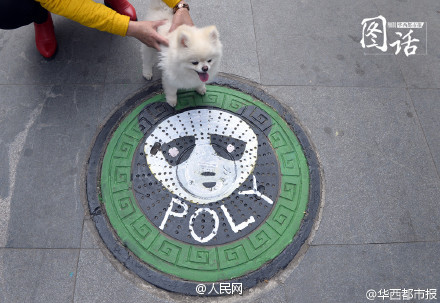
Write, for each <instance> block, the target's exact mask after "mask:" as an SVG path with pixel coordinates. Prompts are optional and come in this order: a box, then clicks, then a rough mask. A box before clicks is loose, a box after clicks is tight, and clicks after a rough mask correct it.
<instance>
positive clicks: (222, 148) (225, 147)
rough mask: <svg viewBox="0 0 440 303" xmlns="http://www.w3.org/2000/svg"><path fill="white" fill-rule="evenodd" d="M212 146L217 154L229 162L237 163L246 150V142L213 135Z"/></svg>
mask: <svg viewBox="0 0 440 303" xmlns="http://www.w3.org/2000/svg"><path fill="white" fill-rule="evenodd" d="M211 145H212V148H214V150H215V152H216V154H217V155H218V156H220V157H222V158H225V159H227V160H233V161H237V160H240V159H241V157H242V156H243V153H244V151H245V150H246V142H244V141H242V140H240V139H235V138H232V137H227V136H222V135H216V134H212V135H211Z"/></svg>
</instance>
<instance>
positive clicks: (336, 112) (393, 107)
mask: <svg viewBox="0 0 440 303" xmlns="http://www.w3.org/2000/svg"><path fill="white" fill-rule="evenodd" d="M189 3H190V5H191V14H192V17H193V19H194V22H195V23H196V24H198V25H200V26H202V25H209V24H216V25H217V27H218V29H219V31H220V34H221V39H222V42H223V45H224V60H223V63H222V72H224V73H228V74H234V75H238V76H241V77H244V78H247V79H250V80H252V81H255V82H257V83H259V84H261V87H262V88H263V89H264V90H265V91H266V92H267V93H269V94H271V95H272V96H274V97H275V98H277V99H278V100H279V101H280V102H282V103H283V104H284V105H285V106H287V107H290V108H291V109H292V110H293V112H294V113H295V115H296V117H297V118H298V120H299V121H300V123H301V124H302V126H303V127H304V129H306V130H307V132H308V133H309V135H310V138H311V141H312V142H313V144H314V145H315V147H316V152H317V154H318V155H319V159H320V162H321V165H322V168H323V172H324V174H323V178H324V179H323V188H324V192H323V201H324V207H323V210H322V214H321V221H320V224H319V228H318V229H317V231H316V233H315V235H314V237H313V241H312V242H311V245H310V247H309V248H308V250H307V251H306V252H305V254H304V255H303V256H302V258H300V260H299V261H298V262H296V263H295V264H291V265H290V266H289V267H288V268H287V269H286V270H285V271H284V272H282V273H281V274H279V275H278V276H276V277H275V278H273V279H271V280H270V281H269V282H268V283H263V284H264V285H259V286H257V287H256V288H254V289H252V290H251V291H250V292H246V294H245V295H244V296H243V297H235V298H222V297H219V298H216V299H200V298H199V299H198V298H192V297H183V296H180V295H176V294H169V293H166V292H164V291H161V290H158V289H156V288H154V287H152V286H149V285H146V284H145V283H142V281H140V280H139V279H138V278H136V277H134V276H133V275H132V274H131V273H128V272H127V271H126V270H124V269H123V268H121V266H120V265H118V264H117V262H116V261H115V260H113V259H112V257H111V256H110V255H109V253H108V251H107V250H106V248H105V247H103V245H102V244H101V241H100V239H99V236H97V234H96V231H95V228H94V226H93V223H92V222H91V220H90V217H89V216H88V215H87V212H86V209H85V206H84V205H85V197H84V178H83V172H84V167H85V163H86V161H87V156H88V153H89V149H90V147H91V146H92V144H93V138H94V136H95V135H96V134H97V132H98V130H99V128H100V126H101V125H102V124H103V123H104V122H105V121H106V118H108V117H109V115H110V113H111V112H112V110H114V109H115V108H116V106H117V105H118V104H120V103H121V102H123V100H124V99H125V98H127V96H129V95H131V94H133V93H134V92H136V91H137V90H139V89H141V88H142V87H144V86H145V85H146V81H144V79H143V78H142V74H141V57H140V52H139V49H140V45H139V43H138V42H137V41H136V40H134V39H131V38H122V37H117V36H112V35H110V34H107V33H101V32H98V31H96V30H93V29H89V28H85V27H83V26H80V25H78V24H76V23H74V22H72V21H69V20H67V19H65V18H62V17H59V16H55V17H54V22H55V29H56V34H57V38H58V42H59V51H58V54H57V56H56V58H55V59H54V60H52V61H45V60H43V59H42V58H41V56H40V55H39V54H38V52H37V51H36V49H35V45H34V44H35V42H34V33H33V28H32V26H27V27H23V28H20V29H17V30H14V31H2V30H0V155H1V156H0V302H5V303H11V302H20V303H21V302H78V303H79V302H124V303H125V302H127V303H128V302H225V301H226V302H277V303H278V302H289V303H291V302H312V303H314V302H371V301H369V300H367V298H366V292H367V291H368V290H370V289H371V290H375V291H377V292H378V294H379V290H390V289H397V290H399V293H400V295H401V297H400V298H399V300H401V301H404V297H402V294H403V291H404V289H406V290H408V289H413V294H415V293H416V290H425V291H426V290H429V292H430V294H431V297H430V298H429V297H428V298H427V299H429V300H425V298H423V299H422V298H421V297H420V296H418V297H414V298H413V300H412V301H411V302H426V301H431V302H435V301H436V300H434V297H437V298H440V294H439V295H436V292H437V291H438V290H439V289H440V262H439V257H438V256H439V254H440V243H439V240H440V207H439V200H440V177H439V174H440V131H439V130H440V118H439V117H440V68H439V67H440V51H439V50H440V35H439V30H440V2H439V1H438V0H337V1H327V0H297V1H290V0H277V1H274V0H265V1H263V0H245V1H232V0H225V1H214V0H206V1H194V0H193V1H189ZM133 4H134V5H135V7H136V8H137V10H138V16H140V17H142V16H143V15H145V12H142V10H141V7H142V6H145V4H144V3H143V1H141V0H136V1H133ZM379 15H382V16H383V17H385V18H386V19H387V21H397V22H406V21H408V22H415V21H417V22H425V26H427V33H426V37H425V40H427V41H422V42H421V44H420V45H419V47H420V49H419V51H420V52H423V53H425V52H427V54H418V55H413V56H405V55H404V53H403V48H404V45H402V50H401V52H400V53H399V54H398V55H395V54H394V52H393V51H388V52H387V53H382V52H381V51H380V50H378V49H377V48H368V49H367V48H365V49H364V48H362V46H361V44H360V41H361V39H362V37H363V35H362V33H363V32H362V25H361V22H362V21H363V20H364V19H366V18H373V17H377V16H379ZM425 29H426V28H425ZM388 30H389V33H391V34H393V35H394V36H393V37H396V34H395V32H396V31H398V30H399V29H396V28H389V29H388ZM401 31H402V32H405V33H407V32H408V29H402V30H401ZM377 34H378V35H380V34H379V33H377ZM391 34H390V36H389V37H390V39H391V37H392V36H391ZM368 38H372V37H371V36H369V37H368ZM422 38H423V37H419V40H423V39H422ZM378 39H379V38H378ZM402 42H403V41H402ZM423 42H427V48H426V46H425V45H422V44H423ZM365 52H367V53H369V54H367V55H365V54H364V53H365ZM158 77H159V74H158V73H157V72H156V73H155V78H156V79H157V78H158ZM434 291H435V292H434ZM396 293H397V291H394V293H392V294H394V296H396ZM418 293H420V291H419V292H418ZM389 294H390V293H389ZM424 295H429V294H428V293H426V292H425V293H424ZM394 298H396V297H394ZM388 300H390V301H391V298H390V297H388V298H387V297H384V298H383V299H382V298H379V297H377V298H376V299H375V301H388ZM437 301H439V300H437Z"/></svg>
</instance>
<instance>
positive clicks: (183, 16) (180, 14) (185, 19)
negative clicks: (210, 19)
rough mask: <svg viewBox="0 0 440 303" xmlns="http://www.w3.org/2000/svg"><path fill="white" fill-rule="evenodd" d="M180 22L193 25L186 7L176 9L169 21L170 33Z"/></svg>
mask: <svg viewBox="0 0 440 303" xmlns="http://www.w3.org/2000/svg"><path fill="white" fill-rule="evenodd" d="M182 24H186V25H189V26H193V25H194V23H193V21H192V19H191V16H190V15H189V11H188V10H187V9H186V8H181V9H178V10H177V11H176V13H175V14H174V16H173V21H172V22H171V27H170V33H171V32H172V31H173V30H175V29H176V28H177V27H179V26H180V25H182Z"/></svg>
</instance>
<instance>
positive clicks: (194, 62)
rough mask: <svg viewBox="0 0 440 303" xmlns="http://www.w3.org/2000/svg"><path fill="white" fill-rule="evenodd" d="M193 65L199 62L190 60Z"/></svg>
mask: <svg viewBox="0 0 440 303" xmlns="http://www.w3.org/2000/svg"><path fill="white" fill-rule="evenodd" d="M191 63H192V64H193V65H197V64H199V62H197V61H193V62H191Z"/></svg>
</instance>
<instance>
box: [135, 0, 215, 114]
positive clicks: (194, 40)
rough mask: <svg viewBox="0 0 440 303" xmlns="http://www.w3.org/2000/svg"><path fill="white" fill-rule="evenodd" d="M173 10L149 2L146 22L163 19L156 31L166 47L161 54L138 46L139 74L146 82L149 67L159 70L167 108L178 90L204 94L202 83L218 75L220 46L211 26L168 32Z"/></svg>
mask: <svg viewBox="0 0 440 303" xmlns="http://www.w3.org/2000/svg"><path fill="white" fill-rule="evenodd" d="M172 19H173V10H172V9H171V8H169V7H168V6H167V5H166V4H165V3H164V2H163V1H161V0H151V2H150V8H149V10H148V13H147V18H146V20H148V21H156V20H167V22H166V23H165V24H164V25H161V26H160V27H159V28H158V33H159V34H161V35H162V36H164V37H166V38H167V39H168V42H169V46H168V47H166V46H164V45H161V51H160V52H157V50H156V49H154V48H150V47H148V46H146V45H142V61H143V64H142V74H143V76H144V77H145V79H147V80H151V78H152V76H153V66H154V65H155V64H156V63H158V67H159V69H160V70H161V71H162V86H163V89H164V92H165V96H166V100H167V102H168V104H169V105H171V106H173V107H175V106H176V105H177V90H178V89H196V91H197V92H198V93H199V94H201V95H204V94H205V93H206V87H205V83H206V82H207V81H208V80H209V79H212V78H213V77H214V76H215V75H216V74H217V72H218V68H219V65H220V60H221V57H222V44H221V42H220V40H219V33H218V31H217V28H216V27H215V26H207V27H203V28H197V27H195V26H187V25H181V26H179V27H178V28H176V29H175V30H174V31H172V32H171V33H169V29H170V27H171V21H172Z"/></svg>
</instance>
